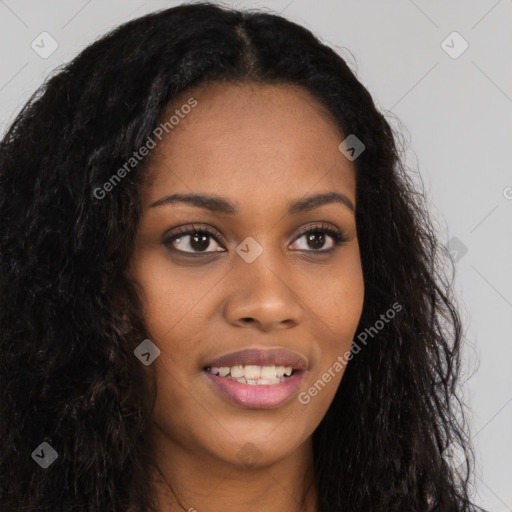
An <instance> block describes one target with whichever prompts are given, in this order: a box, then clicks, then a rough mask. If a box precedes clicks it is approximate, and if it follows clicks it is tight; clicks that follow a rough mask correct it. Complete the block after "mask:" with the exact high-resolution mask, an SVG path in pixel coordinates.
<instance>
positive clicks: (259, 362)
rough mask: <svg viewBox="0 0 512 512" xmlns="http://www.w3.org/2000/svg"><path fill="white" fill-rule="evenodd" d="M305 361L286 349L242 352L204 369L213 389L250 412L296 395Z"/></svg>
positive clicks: (224, 357)
mask: <svg viewBox="0 0 512 512" xmlns="http://www.w3.org/2000/svg"><path fill="white" fill-rule="evenodd" d="M307 368H308V362H307V360H306V358H304V357H303V356H301V355H299V354H297V353H295V352H292V351H290V350H287V349H282V348H278V349H269V350H259V349H251V350H243V351H240V352H235V353H232V354H228V355H226V356H223V357H220V358H218V359H216V360H215V361H212V362H210V363H208V364H207V365H206V366H204V367H203V372H204V373H205V375H206V376H207V377H208V380H209V381H210V382H212V383H213V385H214V389H215V390H216V391H218V392H220V394H221V395H222V396H223V397H224V398H227V399H228V400H229V401H231V402H232V403H235V404H236V405H239V406H241V407H245V408H251V409H271V408H275V407H279V406H281V405H283V404H284V403H285V402H287V401H289V400H290V399H291V398H292V396H293V395H294V394H295V393H296V391H297V389H298V387H299V385H300V383H301V381H302V377H303V375H304V373H305V372H306V370H307Z"/></svg>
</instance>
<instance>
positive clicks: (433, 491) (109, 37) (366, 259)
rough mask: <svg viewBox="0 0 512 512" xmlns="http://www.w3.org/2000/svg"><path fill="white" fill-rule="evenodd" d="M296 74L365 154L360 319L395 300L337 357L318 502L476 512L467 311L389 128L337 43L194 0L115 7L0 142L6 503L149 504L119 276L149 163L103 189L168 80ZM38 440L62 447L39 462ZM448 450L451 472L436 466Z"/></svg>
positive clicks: (373, 511)
mask: <svg viewBox="0 0 512 512" xmlns="http://www.w3.org/2000/svg"><path fill="white" fill-rule="evenodd" d="M213 82H221V83H242V82H258V83H264V84H279V83H286V84H295V85H299V86H301V87H303V88H304V89H306V90H307V91H309V92H310V93H311V94H312V95H313V96H314V97H315V98H316V99H317V100H318V102H319V103H320V104H321V105H323V106H325V107H326V108H327V110H328V112H330V114H331V115H332V119H333V122H335V123H336V124H337V126H339V128H340V129H341V130H342V133H344V134H357V137H358V138H359V139H361V140H362V141H364V144H365V151H364V152H363V153H362V154H361V155H360V156H359V157H358V158H357V160H355V161H354V165H355V168H356V203H357V210H356V224H357V234H358V238H359V243H360V248H361V261H362V267H363V275H364V283H365V300H364V307H363V312H362V316H361V319H360V322H359V325H358V330H357V333H356V334H360V333H362V332H363V331H364V329H365V328H367V327H368V326H370V325H373V324H374V323H375V321H376V319H378V318H379V315H380V314H381V313H383V312H384V311H386V310H388V309H389V307H390V304H392V303H395V302H398V303H399V304H401V305H402V306H403V310H402V311H401V312H400V314H398V315H397V316H396V318H395V319H394V320H393V321H392V322H390V323H389V324H388V325H387V326H386V328H385V329H383V330H382V332H380V333H379V338H378V343H377V342H374V343H369V344H367V345H366V346H365V347H364V348H363V349H362V350H361V351H360V353H359V354H358V356H357V357H354V358H353V360H351V361H350V364H348V366H347V368H346V371H345V373H344V376H343V379H342V381H341V384H340V386H339V388H338V391H337V393H336V395H335V398H334V400H333V402H332V404H331V406H330V408H329V410H328V412H327V414H326V415H325V417H324V418H323V419H322V421H321V423H320V424H319V426H318V427H317V429H316V430H315V432H314V434H313V447H314V470H315V478H316V484H317V487H318V495H319V503H320V511H319V512H333V511H341V510H343V511H355V510H364V511H365V512H377V511H378V512H381V511H382V510H386V511H388V512H392V511H400V512H403V511H405V510H407V511H412V510H414V511H418V512H419V511H426V510H428V508H429V505H428V503H429V497H435V503H436V504H435V510H436V511H440V512H441V511H442V512H456V511H457V512H460V511H473V510H481V509H478V508H477V507H476V505H474V504H473V503H472V502H471V498H470V492H469V491H470V487H471V481H470V480H471V474H472V467H473V464H474V462H473V461H474V455H473V450H472V448H471V446H470V439H469V436H468V434H467V433H466V432H465V430H466V429H465V427H466V422H465V420H464V408H465V405H464V404H463V402H462V400H461V399H460V398H459V397H458V396H457V384H458V382H459V370H460V358H461V352H460V350H461V346H462V345H461V343H462V333H461V331H462V327H461V324H462V322H461V319H460V316H459V313H458V311H457V307H456V303H455V298H454V297H453V293H452V282H451V281H450V279H449V277H448V276H447V275H446V271H445V270H444V268H445V267H444V262H445V259H446V260H447V259H448V258H449V255H448V254H447V251H446V249H445V248H444V247H443V246H442V245H440V244H439V242H438V240H437V237H436V234H435V230H434V227H433V222H432V220H430V216H429V213H428V208H427V207H426V201H425V197H424V196H425V194H424V193H423V192H422V191H420V190H418V187H417V186H416V185H414V183H413V180H412V179H411V175H410V173H409V172H408V171H407V170H406V167H405V165H404V163H403V161H404V158H403V154H402V153H401V151H400V150H399V148H398V144H397V142H396V134H394V132H393V130H392V128H391V126H390V124H389V123H388V121H387V120H386V119H385V117H384V115H383V114H382V113H380V112H379V111H378V110H377V108H376V106H375V104H374V102H373V100H372V98H371V96H370V94H369V92H368V91H367V89H366V88H365V87H364V86H363V85H362V84H361V83H360V82H359V81H358V79H357V78H356V76H355V74H354V73H353V72H352V71H351V70H350V68H349V67H348V66H347V64H346V62H345V61H344V60H343V58H342V57H341V56H340V55H338V53H337V52H335V51H334V50H333V49H332V48H330V47H329V46H327V45H326V44H324V43H322V42H321V41H320V40H319V39H318V38H317V37H315V36H314V35H313V34H312V33H311V32H310V31H308V30H307V29H305V28H304V27H302V26H300V25H298V24H295V23H293V22H291V21H288V20H286V19H284V18H282V17H280V16H277V15H274V14H271V13H267V12H262V11H255V10H253V11H249V10H247V11H239V10H236V9H231V8H228V7H222V6H219V5H214V4H211V3H209V2H199V3H195V4H189V5H180V6H177V7H173V8H169V9H165V10H162V11H157V12H154V13H151V14H149V15H146V16H143V17H140V18H137V19H135V20H132V21H130V22H128V23H125V24H123V25H121V26H119V27H117V28H116V29H115V30H113V31H111V32H110V33H108V34H106V35H105V36H104V37H102V38H101V39H99V40H97V41H95V42H94V43H93V44H91V45H90V46H88V47H87V48H85V50H83V51H82V52H81V53H80V54H79V55H78V56H77V57H76V58H75V59H74V60H72V61H71V62H70V63H69V64H67V65H65V66H63V67H62V68H60V69H58V70H57V71H56V72H55V73H54V74H53V75H52V76H51V77H50V78H49V79H47V80H46V82H45V83H44V84H43V85H42V86H41V87H40V88H39V89H38V90H37V91H36V92H35V93H34V95H33V96H32V97H31V98H30V100H29V101H28V103H27V104H26V105H25V106H24V108H23V109H22V111H21V112H20V113H19V115H18V116H17V118H16V119H15V121H14V122H13V124H12V125H11V126H10V128H9V130H8V131H7V133H6V134H5V136H4V138H3V140H2V142H1V146H0V217H1V228H0V291H1V293H0V353H1V354H2V358H1V359H0V454H1V455H0V510H2V512H22V511H26V512H29V511H32V512H33V511H35V510H38V511H42V510H45V511H63V510H65V511H83V512H85V511H87V512H93V511H94V512H106V511H112V512H126V511H128V510H130V511H133V512H142V511H146V510H150V509H151V510H152V508H151V507H152V497H151V492H150V486H149V483H148V479H147V475H148V472H149V469H150V467H151V464H152V462H151V460H150V457H149V455H148V453H149V450H148V446H147V440H146V439H147V438H146V436H145V433H146V431H147V428H148V425H149V423H150V418H151V413H152V407H153V404H154V397H155V394H154V392H155V390H154V387H152V386H151V385H149V386H148V380H147V378H146V377H145V374H144V371H143V367H142V365H141V364H140V362H139V361H138V360H137V359H136V358H135V357H134V354H133V351H134V348H135V347H136V346H137V345H138V344H139V343H140V341H141V340H142V339H144V337H147V336H146V330H145V326H144V320H143V318H142V316H141V307H140V295H139V293H138V290H137V287H136V284H135V283H133V282H132V281H130V280H129V279H128V277H127V276H126V269H127V265H128V263H129V261H130V255H131V254H132V249H133V242H134V237H135V233H136V231H137V226H138V221H139V219H140V216H141V203H140V198H139V189H140V184H141V180H142V179H143V176H144V172H143V171H144V169H145V167H146V161H145V160H143V161H142V162H141V163H139V164H138V165H137V167H136V168H135V169H134V170H133V171H132V172H131V173H129V174H128V175H127V176H126V177H124V179H123V180H122V182H120V183H119V184H117V185H116V186H115V187H113V189H112V191H111V192H110V193H109V194H107V195H106V196H105V197H104V198H103V199H101V200H98V198H97V197H96V195H95V193H94V191H95V190H96V189H97V188H98V187H101V186H102V185H103V184H104V183H105V182H107V181H108V180H109V178H110V177H111V176H112V172H113V170H115V169H118V168H119V167H121V166H122V165H123V163H124V162H126V161H127V160H128V159H129V158H130V157H131V156H132V155H133V153H134V151H135V150H136V149H137V148H140V147H141V146H142V145H143V143H144V141H145V140H146V139H147V137H148V135H149V134H150V133H151V132H152V130H154V129H155V126H157V124H158V121H159V118H160V116H161V114H162V112H164V111H165V109H166V107H167V106H168V105H169V104H170V102H172V100H173V99H174V98H175V97H177V96H178V95H179V94H181V93H182V92H184V91H186V90H187V89H189V88H192V87H193V86H196V85H198V84H207V83H213ZM43 441H46V442H47V443H48V444H49V445H50V446H51V447H52V448H54V449H55V450H56V452H57V453H58V463H55V464H52V465H51V466H50V467H49V468H48V469H46V470H45V469H42V468H41V467H39V466H38V465H37V464H36V463H35V462H34V460H32V456H31V455H32V454H33V452H34V450H35V449H36V448H37V447H38V446H39V445H40V444H41V443H42V442H43ZM450 446H459V447H460V448H462V449H463V451H464V454H465V457H466V458H465V464H464V469H465V471H464V472H463V473H462V471H461V468H459V470H458V471H457V470H456V469H455V468H454V467H452V466H450V465H449V464H448V463H447V462H445V458H446V457H445V456H443V455H444V453H445V450H446V449H447V448H449V447H450Z"/></svg>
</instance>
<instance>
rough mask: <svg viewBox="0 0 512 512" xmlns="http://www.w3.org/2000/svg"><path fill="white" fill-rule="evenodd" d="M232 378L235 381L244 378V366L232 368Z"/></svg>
mask: <svg viewBox="0 0 512 512" xmlns="http://www.w3.org/2000/svg"><path fill="white" fill-rule="evenodd" d="M230 373H231V377H233V378H234V379H239V378H240V377H243V376H244V367H243V366H232V367H231V370H230Z"/></svg>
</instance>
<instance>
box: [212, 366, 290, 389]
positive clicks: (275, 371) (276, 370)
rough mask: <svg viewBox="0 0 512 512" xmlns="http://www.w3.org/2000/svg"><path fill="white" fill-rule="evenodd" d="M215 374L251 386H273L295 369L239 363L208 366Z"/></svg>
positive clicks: (282, 380)
mask: <svg viewBox="0 0 512 512" xmlns="http://www.w3.org/2000/svg"><path fill="white" fill-rule="evenodd" d="M206 371H209V372H210V373H212V374H213V375H218V376H219V377H222V378H224V379H230V380H234V381H236V382H239V383H240V384H248V385H250V386H262V385H267V386H272V385H275V384H279V383H281V382H284V381H285V380H286V379H287V378H288V377H290V376H291V375H292V374H293V372H294V370H293V368H292V367H291V366H286V367H285V366H258V365H245V366H243V365H237V366H231V367H229V366H221V367H220V368H219V367H216V366H214V367H212V368H206Z"/></svg>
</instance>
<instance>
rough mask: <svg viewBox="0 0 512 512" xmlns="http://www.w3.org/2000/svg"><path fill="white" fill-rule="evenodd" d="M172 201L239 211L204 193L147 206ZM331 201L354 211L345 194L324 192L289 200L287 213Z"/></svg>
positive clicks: (175, 196) (172, 197) (231, 212)
mask: <svg viewBox="0 0 512 512" xmlns="http://www.w3.org/2000/svg"><path fill="white" fill-rule="evenodd" d="M173 203H186V204H190V205H192V206H196V207H198V208H204V209H206V210H210V211H212V212H215V213H225V214H227V215H236V214H238V213H239V208H238V204H237V203H234V202H232V201H230V200H229V199H225V198H223V197H219V196H211V195H204V194H171V195H169V196H165V197H162V198H161V199H158V201H155V202H154V203H151V204H150V205H149V208H156V207H158V206H162V205H168V204H173ZM331 203H340V204H343V205H345V206H346V207H347V208H349V209H350V210H351V211H352V212H355V207H354V205H353V203H352V201H351V200H350V199H349V198H348V197H347V196H346V195H344V194H340V193H338V192H326V193H323V194H315V195H312V196H307V197H305V198H302V199H298V200H295V201H291V202H290V203H288V208H287V215H294V214H297V213H301V212H306V211H310V210H313V209H315V208H319V207H320V206H323V205H326V204H331Z"/></svg>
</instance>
